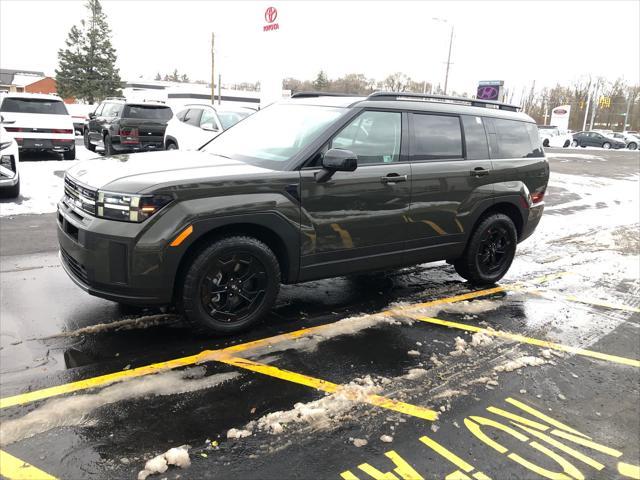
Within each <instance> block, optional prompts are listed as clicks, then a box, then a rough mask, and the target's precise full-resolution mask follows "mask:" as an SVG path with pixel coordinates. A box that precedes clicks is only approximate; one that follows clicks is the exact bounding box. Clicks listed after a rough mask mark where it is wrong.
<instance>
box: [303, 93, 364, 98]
mask: <svg viewBox="0 0 640 480" xmlns="http://www.w3.org/2000/svg"><path fill="white" fill-rule="evenodd" d="M359 96H361V95H357V94H355V93H354V94H351V93H337V92H298V93H294V94H292V95H291V98H316V97H359Z"/></svg>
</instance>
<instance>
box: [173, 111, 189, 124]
mask: <svg viewBox="0 0 640 480" xmlns="http://www.w3.org/2000/svg"><path fill="white" fill-rule="evenodd" d="M188 111H189V110H182V111H181V112H178V113H176V118H177V119H178V120H180V121H181V122H184V116H185V115H186V114H187V112H188Z"/></svg>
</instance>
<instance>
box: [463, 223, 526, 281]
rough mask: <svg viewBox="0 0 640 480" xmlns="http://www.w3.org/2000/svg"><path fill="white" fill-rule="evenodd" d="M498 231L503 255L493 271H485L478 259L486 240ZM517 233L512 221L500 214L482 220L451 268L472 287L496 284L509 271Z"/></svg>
mask: <svg viewBox="0 0 640 480" xmlns="http://www.w3.org/2000/svg"><path fill="white" fill-rule="evenodd" d="M494 230H498V231H499V232H500V235H501V236H502V235H504V238H505V243H504V255H503V256H502V257H501V262H500V265H499V266H498V267H497V268H496V270H495V271H487V269H486V266H484V265H483V264H482V263H481V261H480V258H479V257H481V256H482V253H483V252H484V251H485V248H486V240H487V237H488V235H491V232H492V231H494ZM517 242H518V232H517V230H516V227H515V225H514V224H513V221H512V220H511V219H510V218H509V217H508V216H506V215H504V214H502V213H494V214H491V215H489V216H487V217H486V218H484V219H482V220H481V221H480V223H479V224H478V225H477V226H476V228H475V230H474V231H473V233H472V234H471V237H470V238H469V241H468V243H467V246H466V248H465V250H464V253H463V254H462V257H460V258H458V259H457V260H455V261H454V262H453V266H454V268H455V269H456V272H458V275H460V276H461V277H462V278H464V279H466V280H468V281H469V282H471V283H472V284H474V285H489V284H493V283H496V282H497V281H498V280H500V279H501V278H502V277H504V275H505V274H506V273H507V272H508V271H509V267H510V266H511V262H513V258H514V256H515V253H516V244H517ZM494 255H495V253H494Z"/></svg>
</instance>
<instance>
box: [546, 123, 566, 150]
mask: <svg viewBox="0 0 640 480" xmlns="http://www.w3.org/2000/svg"><path fill="white" fill-rule="evenodd" d="M538 134H539V135H540V140H542V146H543V147H558V148H567V147H568V146H570V145H571V141H572V140H573V137H572V136H571V134H570V133H568V132H563V131H561V130H560V129H559V128H558V127H554V126H551V125H538Z"/></svg>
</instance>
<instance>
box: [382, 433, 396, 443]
mask: <svg viewBox="0 0 640 480" xmlns="http://www.w3.org/2000/svg"><path fill="white" fill-rule="evenodd" d="M380 441H381V442H384V443H391V442H393V437H392V436H391V435H382V436H381V437H380Z"/></svg>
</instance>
